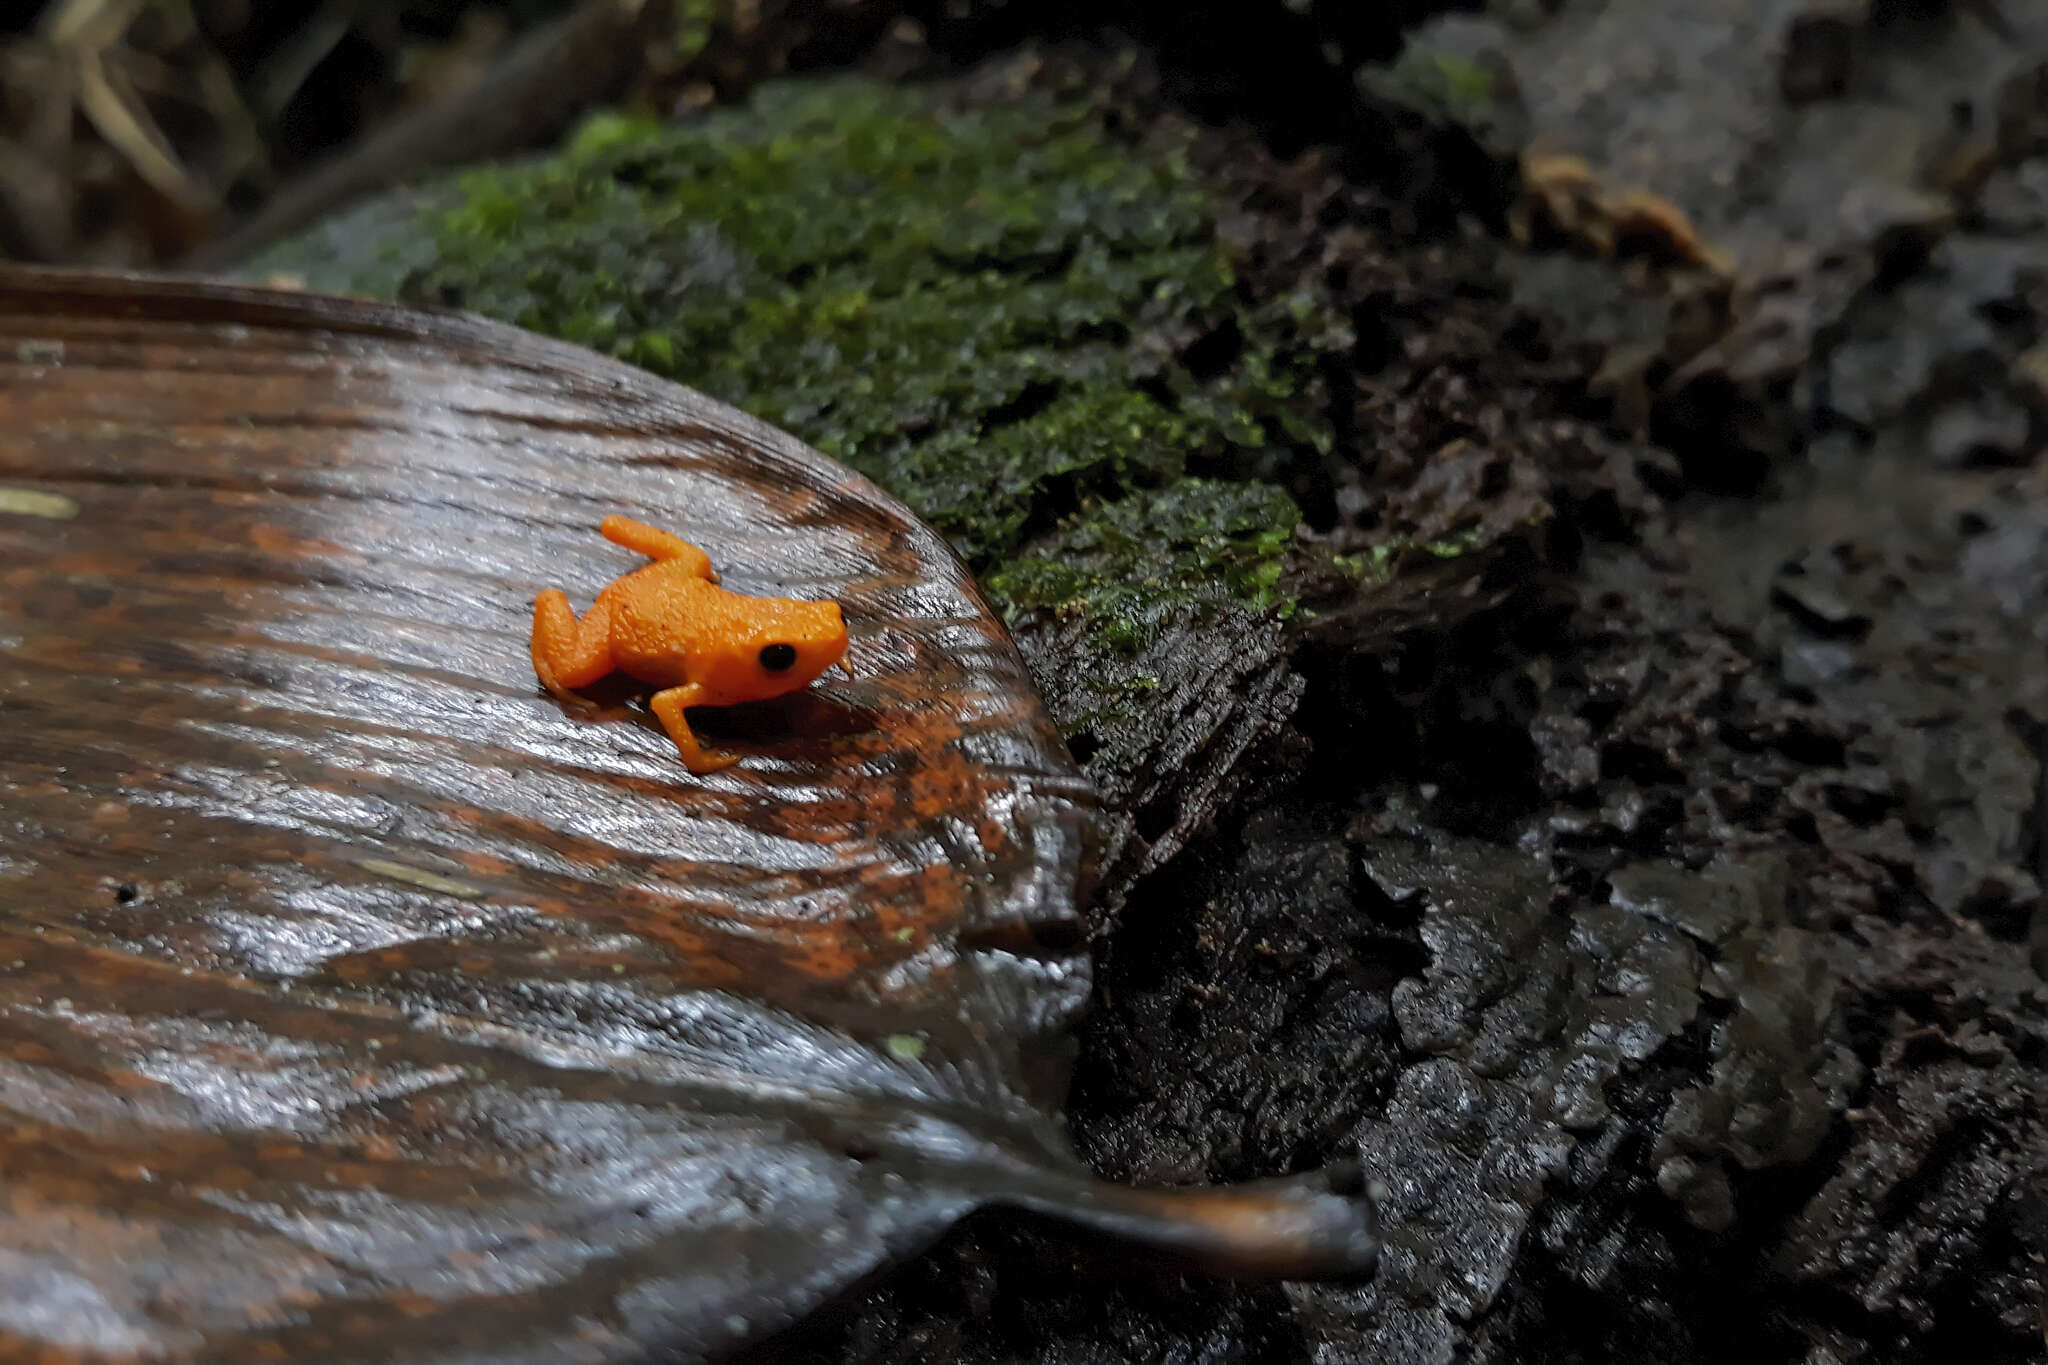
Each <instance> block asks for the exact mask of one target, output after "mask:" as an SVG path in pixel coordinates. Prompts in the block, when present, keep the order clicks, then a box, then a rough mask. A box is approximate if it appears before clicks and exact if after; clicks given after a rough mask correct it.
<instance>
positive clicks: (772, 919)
mask: <svg viewBox="0 0 2048 1365" xmlns="http://www.w3.org/2000/svg"><path fill="white" fill-rule="evenodd" d="M614 511H616V512H624V513H626V514H628V515H631V516H635V517H639V518H641V519H643V520H646V521H649V522H652V523H654V524H656V525H659V526H662V527H664V528H668V529H672V530H675V531H676V532H678V533H680V534H682V535H684V536H686V537H687V538H689V539H691V540H693V541H695V542H697V543H699V544H701V545H703V546H705V547H706V548H707V549H708V550H709V551H710V552H711V555H712V557H713V561H714V563H716V564H717V565H718V567H719V568H720V570H721V571H722V573H723V574H724V576H725V581H726V583H727V585H728V586H731V587H733V588H735V589H737V590H739V591H742V592H759V593H774V594H787V595H795V596H803V597H831V598H835V599H837V600H838V601H840V602H841V603H842V604H843V605H844V606H845V608H846V614H847V618H848V621H849V624H850V626H851V629H852V634H853V645H852V650H851V655H850V657H851V659H852V662H853V666H854V670H855V673H856V675H857V676H856V677H855V678H854V679H852V680H847V679H845V678H843V677H841V676H839V675H836V674H835V675H832V677H831V680H829V681H827V682H824V683H822V684H820V685H819V686H818V687H817V688H815V689H814V690H813V691H812V692H811V693H808V694H805V695H803V696H800V697H796V698H791V699H787V700H786V701H785V702H784V703H780V704H768V705H763V706H759V707H754V708H739V709H735V710H733V711H730V712H726V713H722V714H721V713H711V712H699V713H696V714H697V715H698V716H701V717H703V718H704V721H705V724H704V728H705V731H706V732H707V734H708V735H709V736H710V737H711V738H712V740H713V742H715V743H716V744H717V745H718V746H720V747H722V748H726V749H728V750H731V751H734V752H738V753H741V754H742V755H744V762H743V763H742V764H741V765H740V766H739V767H736V768H733V769H730V770H728V771H726V772H723V773H719V774H716V775H713V776H709V777H696V776H692V775H691V774H689V773H688V772H686V771H685V770H684V769H683V768H682V767H681V766H680V764H679V763H678V762H677V760H676V755H675V753H674V750H673V748H672V747H671V746H670V745H669V742H668V740H667V739H666V737H665V736H664V735H663V734H662V733H661V730H660V728H659V727H658V725H656V724H655V723H654V722H653V720H652V719H651V717H649V716H648V715H647V714H646V713H645V711H644V709H641V708H640V707H639V705H638V703H637V701H636V700H635V699H633V698H632V697H631V696H630V695H629V694H620V695H618V696H616V697H614V698H613V699H612V700H611V702H610V704H609V705H608V706H607V707H606V708H605V710H604V711H603V712H602V713H601V714H599V715H597V716H595V717H593V716H586V715H579V714H575V713H572V712H569V711H566V710H565V709H564V708H563V707H562V706H561V705H559V704H557V703H556V702H555V701H553V700H552V699H550V698H548V697H547V696H546V695H545V694H544V693H542V692H541V690H540V688H539V687H538V685H537V684H536V682H535V680H534V678H533V675H532V671H531V668H530V666H529V664H528V660H527V653H526V632H527V622H528V614H529V611H530V603H531V601H532V597H533V595H534V593H535V591H536V590H537V589H539V588H541V587H544V586H561V587H564V588H566V589H567V590H568V591H569V592H570V594H571V596H572V598H574V599H575V600H577V601H578V602H579V604H580V603H584V602H588V600H589V599H590V597H591V596H592V595H593V594H594V592H595V591H596V589H597V588H599V587H601V586H602V585H603V584H604V583H606V582H608V581H609V580H610V579H611V578H612V577H614V576H616V575H617V574H618V573H620V572H621V571H623V570H624V569H627V568H630V567H632V566H634V565H635V564H637V563H638V560H637V559H635V558H634V557H632V556H630V555H627V554H625V553H624V552H622V551H620V550H619V549H617V548H616V547H614V546H612V545H609V544H608V543H606V542H605V541H603V540H601V539H599V538H598V536H597V534H596V532H595V527H596V524H597V522H598V520H599V519H600V518H602V517H603V516H604V515H605V514H606V513H609V512H614ZM1094 821H1095V809H1094V801H1093V797H1092V795H1091V793H1090V791H1089V788H1088V786H1087V784H1086V783H1085V782H1084V781H1083V780H1082V779H1081V777H1080V776H1079V774H1078V773H1077V772H1076V771H1075V769H1074V767H1073V764H1072V762H1071V761H1070V759H1069V758H1068V756H1067V754H1066V752H1065V750H1064V748H1063V747H1062V745H1061V744H1060V741H1059V739H1058V736H1057V734H1056V733H1055V732H1054V730H1053V729H1052V728H1051V726H1050V725H1049V724H1048V723H1047V721H1046V719H1045V717H1044V715H1043V714H1042V712H1041V710H1040V707H1039V704H1038V701H1037V698H1036V696H1035V695H1034V693H1033V691H1032V689H1031V686H1030V683H1029V679H1028V678H1027V676H1026V674H1025V672H1024V669H1023V667H1022V665H1021V663H1020V662H1019V660H1018V657H1017V655H1016V653H1015V651H1014V650H1013V648H1012V646H1011V644H1010V642H1009V640H1008V638H1007V637H1006V635H1005V634H1004V632H1003V630H1002V628H1001V626H1000V625H998V624H997V622H996V621H995V619H994V618H993V617H992V616H991V614H990V612H989V611H988V609H987V607H986V606H985V605H984V604H983V602H982V601H981V599H980V597H979V596H978V595H977V593H976V591H975V589H974V587H973V585H972V583H971V582H970V581H969V579H968V577H967V575H966V573H965V571H964V570H963V569H962V568H961V567H960V566H959V564H958V563H957V561H956V560H955V559H954V558H953V556H952V555H951V553H950V552H949V551H948V550H947V548H946V547H945V545H944V544H943V543H942V542H941V541H940V540H939V539H938V538H937V537H936V536H935V535H934V534H933V533H932V532H931V531H929V530H928V529H926V528H924V527H923V526H921V525H920V524H918V523H917V522H915V521H914V520H913V519H912V518H911V517H910V516H909V514H908V513H907V512H906V511H904V509H903V508H902V507H901V506H900V505H898V504H897V503H896V502H894V501H893V500H892V499H890V498H888V497H887V496H886V495H884V494H882V493H881V492H880V491H879V490H877V489H876V488H874V487H873V486H872V485H870V484H869V483H867V482H866V481H865V480H863V479H861V478H859V477H858V476H856V475H853V474H852V473H850V472H848V471H847V470H845V469H843V468H840V467H839V466H836V465H834V464H832V463H831V462H830V461H827V460H826V459H824V458H823V457H821V456H819V455H817V454H816V453H815V452H812V451H810V450H808V449H807V448H805V447H803V446H802V445H800V444H799V443H797V442H796V441H794V440H793V439H791V438H790V437H788V436H786V435H784V434H782V433H780V432H777V431H774V430H772V429H770V428H768V427H765V426H763V425H762V424H760V423H758V422H755V421H752V420H751V419H749V418H747V417H745V416H743V415H741V414H739V413H737V412H734V411H732V410H730V409H728V408H725V407H722V406H720V405H718V404H715V403H712V402H710V401H708V400H706V399H704V398H702V397H700V396H698V395H696V394H693V393H691V392H689V391H688V390H685V389H681V388H678V387H676V386H674V385H670V384H665V383H662V382H660V381H657V380H655V379H653V378H651V377H650V376H647V375H645V374H643V373H641V372H639V371H636V370H633V369H630V368H628V367H625V366H621V365H618V364H615V363H612V362H608V361H605V360H602V359H600V358H598V357H595V356H593V355H590V354H589V353H587V352H583V351H579V350H576V349H573V348H570V347H566V346H562V345H558V344H555V343H551V342H546V341H542V340H539V339H536V338H533V337H530V336H527V335H525V334H523V333H520V332H517V331H514V330H512V329H509V328H504V327H499V326H495V325H491V324H486V323H482V322H479V321H475V320H471V319H466V318H459V317H454V316H449V315H437V314H424V313H416V312H409V311H406V310H400V309H392V308H387V307H383V306H379V305H371V304H360V303H349V302H342V301H336V300H330V299H321V298H316V297H311V296H304V295H294V294H289V293H274V292H264V291H257V290H245V289H230V288H225V287H219V286H211V285H205V284H199V283H192V282H177V281H168V280H152V279H139V278H124V277H105V276H91V275H84V274H69V273H55V272H17V273H13V274H4V273H0V1359H27V1358H35V1359H39V1360H43V1359H49V1360H84V1359H98V1358H102V1357H104V1356H117V1357H118V1356H124V1355H136V1354H150V1355H169V1356H171V1357H175V1358H186V1359H207V1360H220V1361H245V1360H259V1359H284V1358H289V1359H302V1360H321V1361H338V1360H360V1359H377V1360H391V1359H409V1360H426V1359H434V1360H455V1359H462V1360H486V1359H487V1360H492V1361H519V1360H611V1359H634V1358H640V1357H641V1356H642V1355H644V1353H645V1352H646V1351H647V1350H649V1349H651V1348H659V1349H665V1350H668V1351H672V1352H678V1353H680V1354H681V1356H683V1357H685V1358H700V1357H706V1356H717V1355H720V1354H723V1353H726V1352H728V1351H730V1350H732V1349H734V1348H735V1347H737V1346H739V1345H741V1344H744V1343H747V1342H750V1341H753V1340H757V1339H759V1338H761V1337H762V1336H764V1335H766V1334H768V1333H770V1332H772V1331H773V1330H775V1329H776V1328H778V1327H779V1326H781V1325H783V1324H785V1323H787V1322H789V1321H791V1320H792V1319H793V1318H795V1317H796V1316H798V1315H800V1314H802V1313H803V1312H805V1311H807V1310H808V1309H810V1308H811V1307H813V1306H815V1305H816V1304H817V1303H818V1302H820V1301H821V1300H823V1299H824V1298H825V1297H827V1296H829V1295H830V1294H832V1293H833V1292H835V1291H837V1290H838V1289H840V1288H842V1287H843V1286H845V1285H846V1284H848V1283H849V1282H851V1281H852V1280H854V1279H856V1278H858V1277H859V1276H861V1275H862V1274H864V1273H866V1272H868V1271H870V1270H871V1269H873V1268H875V1267H877V1266H879V1265H881V1264H884V1263H886V1262H888V1261H890V1260H892V1259H898V1258H901V1257H903V1256H905V1255H908V1254H910V1253H912V1252H914V1251H915V1250H916V1249H917V1248H918V1247H920V1246H922V1245H923V1244H925V1243H926V1242H928V1241H929V1240H930V1239H932V1238H933V1237H935V1236H937V1235H938V1234H939V1233H940V1232H942V1231H943V1230H944V1229H945V1228H946V1227H947V1226H948V1225H949V1224H951V1223H952V1222H953V1221H954V1220H956V1219H957V1218H959V1217H960V1216H961V1215H962V1214H964V1213H965V1212H967V1211H969V1210H970V1209H972V1208H975V1207H978V1206H982V1205H987V1204H1008V1205H1012V1206H1017V1207H1023V1208H1028V1209H1032V1210H1035V1211H1038V1212H1041V1213H1049V1214H1052V1215H1055V1216H1060V1217H1065V1218H1068V1219H1071V1220H1075V1221H1079V1222H1081V1223H1084V1224H1087V1225H1091V1226H1093V1227H1096V1228H1098V1229H1101V1230H1106V1231H1108V1232H1111V1233H1113V1234H1119V1235H1124V1236H1127V1237H1130V1238H1132V1239H1134V1240H1137V1241H1140V1242H1144V1243H1147V1244H1149V1245H1151V1246H1153V1247H1155V1248H1158V1249H1161V1250H1164V1251H1167V1252H1169V1253H1178V1254H1181V1255H1184V1256H1187V1257H1191V1258H1193V1259H1195V1260H1197V1261H1199V1262H1201V1263H1203V1264H1207V1265H1210V1266H1212V1267H1214V1268H1218V1269H1227V1270H1235V1271H1240V1272H1250V1273H1285V1274H1311V1273H1325V1272H1356V1271H1358V1270H1361V1269H1364V1268H1366V1267H1368V1266H1369V1265H1370V1263H1371V1258H1372V1249H1373V1231H1372V1224H1371V1213H1370V1206H1369V1205H1368V1204H1366V1203H1365V1202H1364V1200H1363V1199H1362V1198H1360V1197H1359V1191H1358V1189H1357V1183H1358V1182H1357V1180H1356V1178H1355V1176H1353V1175H1350V1174H1346V1175H1343V1176H1339V1177H1336V1178H1332V1177H1328V1176H1323V1177H1304V1178H1301V1179H1299V1180H1294V1181H1286V1182H1272V1183H1269V1184H1265V1185H1261V1186H1255V1187H1249V1188H1247V1187H1239V1188H1236V1189H1230V1190H1215V1191H1194V1192H1179V1193H1169V1192H1142V1191H1131V1190H1122V1189H1118V1188H1115V1187H1111V1186H1106V1185H1102V1184H1099V1183H1096V1182H1093V1181H1092V1180H1090V1179H1089V1177H1088V1176H1087V1173H1086V1172H1085V1170H1083V1169H1082V1167H1081V1166H1080V1164H1079V1163H1078V1162H1077V1161H1076V1159H1075V1158H1074V1157H1073V1156H1072V1154H1071V1152H1070V1149H1069V1147H1068V1144H1067V1141H1066V1139H1065V1136H1064V1134H1063V1132H1062V1130H1061V1128H1060V1125H1059V1123H1058V1121H1057V1117H1056V1114H1055V1110H1056V1107H1057V1105H1058V1102H1059V1101H1060V1099H1061V1097H1062V1095H1063V1093H1064V1089H1065V1086H1066V1080H1067V1074H1068V1066H1069V1062H1070V1060H1071V1045H1070V1042H1069V1039H1068V1030H1069V1026H1070V1025H1071V1023H1072V1022H1073V1019H1074V1016H1075V1014H1076V1012H1077V1011H1078V1010H1079V1009H1080V1008H1081V1007H1082V1006H1083V1005H1084V1003H1085V1002H1086V999H1087V994H1088V964H1087V960H1086V958H1085V956H1084V955H1083V954H1082V953H1081V950H1080V949H1079V947H1078V946H1077V945H1078V942H1079V934H1078V932H1077V930H1078V920H1077V909H1076V899H1077V894H1078V891H1077V889H1078V887H1079V885H1080V884H1081V882H1082V880H1083V879H1084V877H1085V875H1086V863H1087V856H1086V849H1087V847H1088V845H1089V842H1090V839H1091V837H1092V830H1093V825H1094Z"/></svg>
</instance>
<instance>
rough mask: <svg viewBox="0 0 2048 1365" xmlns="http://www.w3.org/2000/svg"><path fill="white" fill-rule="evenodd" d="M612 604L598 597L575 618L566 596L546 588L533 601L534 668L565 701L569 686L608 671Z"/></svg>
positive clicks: (590, 680) (587, 682) (584, 683)
mask: <svg viewBox="0 0 2048 1365" xmlns="http://www.w3.org/2000/svg"><path fill="white" fill-rule="evenodd" d="M614 667H615V665H614V664H613V663H612V604H611V602H610V600H609V599H608V598H605V597H602V596H600V597H599V598H598V599H597V605H596V606H593V607H592V608H591V609H590V610H589V611H587V612H585V613H583V619H582V620H580V621H579V620H577V619H576V613H575V612H573V611H571V610H570V609H569V599H568V597H567V596H566V595H564V594H563V593H562V591H561V590H560V589H558V588H549V589H548V590H547V591H546V592H544V593H542V594H541V595H540V596H539V597H537V598H535V599H534V601H533V671H534V672H535V673H537V674H539V675H540V682H541V686H543V687H545V688H547V690H548V691H550V692H552V693H553V694H554V695H555V696H557V697H560V698H562V699H563V700H564V701H573V700H575V699H574V698H573V697H570V696H569V689H570V688H572V687H588V686H590V685H591V684H592V683H594V682H596V681H597V680H598V679H599V678H602V677H603V676H605V674H607V673H610V672H611V671H612V669H613V668H614Z"/></svg>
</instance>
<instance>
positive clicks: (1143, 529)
mask: <svg viewBox="0 0 2048 1365" xmlns="http://www.w3.org/2000/svg"><path fill="white" fill-rule="evenodd" d="M1300 520H1301V514H1300V513H1299V512H1298V511H1297V510H1296V509H1295V506H1294V503H1293V501H1292V499H1290V498H1289V497H1288V496H1287V495H1286V494H1285V493H1283V492H1281V491H1280V490H1279V489H1277V488H1274V487H1272V486H1271V485H1269V484H1261V483H1217V482H1213V481H1211V480H1207V479H1185V480H1183V481H1181V482H1180V483H1178V484H1175V485H1174V486H1173V487H1171V488H1166V489H1160V490H1156V491H1147V492H1141V493H1135V494H1132V495H1131V496H1129V497H1126V498H1121V499H1118V500H1117V501H1115V502H1111V503H1106V504H1103V505H1102V506H1100V507H1094V508H1089V509H1086V510H1084V511H1083V512H1082V513H1081V514H1080V515H1079V516H1077V517H1075V518H1074V519H1073V521H1072V522H1071V523H1070V524H1069V525H1067V526H1065V527H1063V528H1062V529H1061V530H1060V532H1059V533H1058V534H1057V535H1054V536H1052V537H1051V538H1049V539H1048V540H1046V541H1045V542H1043V543H1041V544H1039V545H1036V546H1034V547H1033V548H1032V550H1031V551H1030V552H1028V553H1026V554H1024V555H1021V556H1019V557H1018V558H1017V559H1016V560H1015V561H1013V562H1012V563H1010V564H1008V565H1006V566H1004V567H1003V568H1001V569H998V570H997V571H996V572H995V573H994V574H993V575H991V577H990V578H989V580H988V586H989V588H990V590H991V591H992V592H994V593H995V594H996V595H997V596H998V597H1000V598H1002V599H1003V600H1005V601H1007V602H1008V603H1009V604H1010V605H1011V607H1012V609H1013V610H1019V611H1030V610H1048V611H1054V612H1060V613H1069V614H1078V615H1080V616H1082V617H1083V618H1084V619H1086V620H1087V621H1088V622H1089V623H1090V624H1091V625H1093V626H1094V627H1095V628H1096V631H1097V633H1098V635H1099V638H1100V639H1101V640H1102V641H1103V642H1104V643H1105V644H1107V645H1108V646H1109V647H1110V648H1112V649H1114V650H1117V651H1118V652H1120V653H1124V654H1135V653H1136V652H1138V651H1139V650H1141V649H1143V648H1144V647H1145V646H1146V645H1149V644H1150V643H1152V641H1153V640H1155V639H1157V638H1158V636H1159V633H1160V631H1161V629H1162V628H1163V627H1164V626H1165V624H1166V621H1167V619H1168V618H1169V617H1170V616H1173V615H1175V614H1178V613H1180V612H1184V611H1190V610H1192V611H1196V612H1203V611H1208V610H1211V609H1213V608H1215V607H1218V606H1220V605H1222V604H1224V603H1226V602H1236V603H1240V604H1243V605H1248V606H1251V607H1253V608H1254V609H1256V610H1261V611H1269V610H1280V611H1285V610H1287V609H1288V606H1289V604H1288V603H1287V602H1286V600H1285V599H1284V598H1283V597H1282V596H1281V595H1280V593H1279V591H1278V583H1279V579H1280V573H1281V569H1282V567H1283V555H1284V552H1285V551H1286V549H1287V546H1288V544H1289V542H1290V541H1291V540H1292V539H1293V535H1294V528H1295V526H1296V525H1297V524H1298V523H1299V522H1300ZM1155 685H1156V683H1155Z"/></svg>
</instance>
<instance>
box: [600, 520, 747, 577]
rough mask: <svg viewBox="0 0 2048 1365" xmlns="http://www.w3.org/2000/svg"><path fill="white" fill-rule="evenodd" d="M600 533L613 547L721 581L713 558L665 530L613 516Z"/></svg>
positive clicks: (605, 522) (601, 527) (695, 574)
mask: <svg viewBox="0 0 2048 1365" xmlns="http://www.w3.org/2000/svg"><path fill="white" fill-rule="evenodd" d="M597 529H598V533H599V534H600V535H602V536H603V537H604V538H605V539H606V540H609V541H610V542H611V543H612V544H614V545H623V546H625V547H626V548H627V549H629V550H636V551H638V552H639V553H641V554H643V555H646V556H647V557H648V558H649V559H652V560H657V561H659V562H661V563H663V564H680V565H682V566H683V568H684V569H685V570H686V571H687V572H689V573H690V574H692V575H694V576H695V577H698V578H705V579H709V580H710V581H711V582H713V583H716V582H717V581H718V574H717V572H716V571H715V570H713V569H712V567H711V556H710V555H707V554H705V553H704V552H703V551H702V550H700V549H698V548H697V547H696V546H694V545H692V544H691V543H690V542H689V541H687V540H684V539H683V538H682V537H681V536H672V535H670V534H669V533H668V532H666V531H657V530H655V529H654V528H653V527H652V526H649V525H647V524H646V523H645V522H640V521H635V520H633V519H632V518H631V517H619V516H611V517H606V518H605V519H604V523H603V524H602V525H601V526H599V527H598V528H597Z"/></svg>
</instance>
